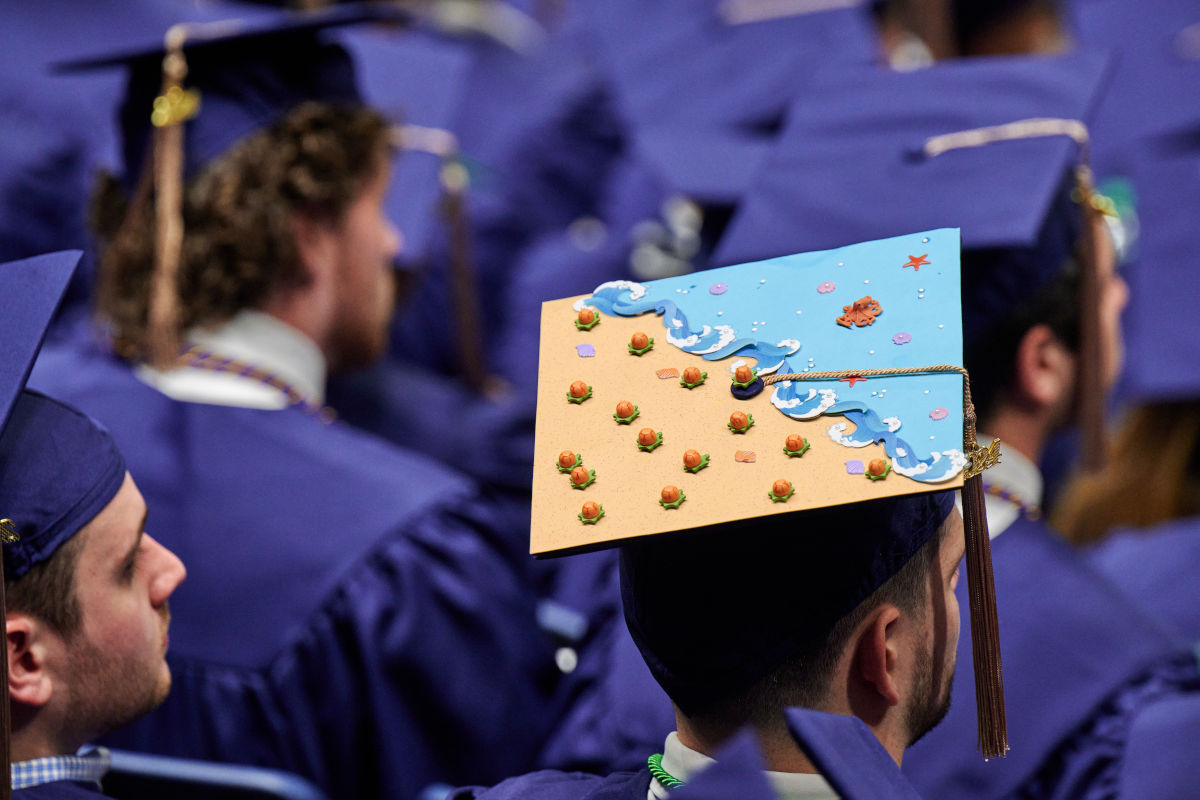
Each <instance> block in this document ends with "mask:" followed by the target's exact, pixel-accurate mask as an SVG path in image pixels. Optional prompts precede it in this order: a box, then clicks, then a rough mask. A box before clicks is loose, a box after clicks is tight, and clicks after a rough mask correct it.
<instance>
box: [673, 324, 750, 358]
mask: <svg viewBox="0 0 1200 800" xmlns="http://www.w3.org/2000/svg"><path fill="white" fill-rule="evenodd" d="M704 330H706V331H709V332H710V333H711V332H712V331H711V330H709V328H708V326H707V325H706V326H704ZM712 330H715V331H716V332H717V333H719V334H720V336H719V337H718V338H717V343H716V344H714V345H713V346H712V347H709V348H708V349H706V350H693V351H692V355H696V356H702V355H706V354H708V353H715V352H717V351H718V350H720V349H721V348H722V347H725V346H726V345H728V344H729V343H730V342H732V341H733V340H734V339H736V338H737V331H735V330H734V329H733V328H731V327H729V326H728V325H718V326H716V328H713V329H712ZM667 338H668V339H669V338H670V336H669V335H668V337H667ZM689 338H690V337H689ZM672 341H673V340H672Z"/></svg>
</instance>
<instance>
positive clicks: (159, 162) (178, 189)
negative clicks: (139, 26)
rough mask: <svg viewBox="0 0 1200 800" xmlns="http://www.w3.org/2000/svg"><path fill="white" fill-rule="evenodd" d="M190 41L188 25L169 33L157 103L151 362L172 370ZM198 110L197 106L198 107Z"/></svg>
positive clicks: (154, 116)
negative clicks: (186, 50)
mask: <svg viewBox="0 0 1200 800" xmlns="http://www.w3.org/2000/svg"><path fill="white" fill-rule="evenodd" d="M186 40H187V35H186V29H185V28H184V27H183V26H182V25H175V26H172V27H171V29H170V30H168V31H167V35H166V41H165V44H166V50H167V53H166V55H165V56H164V57H163V79H162V95H161V96H160V97H158V98H157V99H156V100H155V101H154V112H153V114H152V115H151V122H152V123H153V124H154V126H155V127H154V192H155V207H154V214H155V220H154V222H155V225H154V227H155V237H154V272H153V274H152V276H151V279H150V308H149V312H148V319H147V332H148V335H147V338H148V341H147V345H148V350H149V352H148V353H147V356H148V360H149V362H150V364H151V365H153V366H155V367H157V368H159V369H166V368H168V367H169V366H170V365H171V364H172V363H173V362H174V361H175V357H176V355H178V353H179V336H180V333H179V322H180V310H179V267H180V262H181V260H182V255H183V124H182V123H183V121H184V120H185V119H186V118H187V116H188V115H187V114H186V111H185V106H186V105H187V102H188V100H187V98H188V95H187V93H185V92H184V89H183V81H184V79H185V78H186V77H187V60H186V59H185V58H184V56H183V45H184V42H185V41H186ZM192 111H193V112H194V107H193V109H192Z"/></svg>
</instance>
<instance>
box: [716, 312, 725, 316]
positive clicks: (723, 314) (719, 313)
mask: <svg viewBox="0 0 1200 800" xmlns="http://www.w3.org/2000/svg"><path fill="white" fill-rule="evenodd" d="M717 316H718V317H723V316H725V312H724V311H718V312H717Z"/></svg>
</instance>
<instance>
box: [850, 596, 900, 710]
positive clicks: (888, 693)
mask: <svg viewBox="0 0 1200 800" xmlns="http://www.w3.org/2000/svg"><path fill="white" fill-rule="evenodd" d="M899 620H900V609H898V608H896V607H895V606H893V605H891V604H889V603H884V604H883V605H881V606H880V607H879V608H877V609H875V611H874V612H872V614H871V616H870V617H869V618H868V619H867V622H866V624H865V625H864V627H862V628H860V633H859V636H858V642H857V645H856V647H855V650H854V664H853V669H854V670H855V671H856V672H857V673H858V677H859V678H860V679H861V680H862V682H863V683H864V684H865V685H867V686H870V687H873V688H874V691H875V693H876V694H877V695H878V696H879V697H880V699H882V700H883V702H884V703H886V704H887V705H889V706H894V705H897V704H899V702H900V689H899V681H898V679H897V675H896V668H897V665H898V664H899V658H898V656H899V652H900V647H901V646H902V645H901V643H900V642H898V641H897V640H896V635H897V632H898V628H899V625H898V622H899Z"/></svg>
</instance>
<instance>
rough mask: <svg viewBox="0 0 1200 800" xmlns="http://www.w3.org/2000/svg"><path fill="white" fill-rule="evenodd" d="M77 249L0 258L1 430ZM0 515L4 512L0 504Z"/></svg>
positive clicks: (68, 276)
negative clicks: (1, 305)
mask: <svg viewBox="0 0 1200 800" xmlns="http://www.w3.org/2000/svg"><path fill="white" fill-rule="evenodd" d="M82 255H83V254H82V253H80V252H79V251H76V250H68V251H64V252H61V253H50V254H48V255H43V256H36V257H34V258H26V259H23V260H21V261H11V262H9V263H7V264H0V296H2V297H4V299H5V310H4V314H3V315H0V431H2V430H3V428H4V424H5V422H7V420H8V417H9V414H10V413H11V412H12V408H13V405H14V404H15V403H16V401H17V396H18V395H19V394H20V393H21V390H22V389H23V388H24V387H25V381H26V380H27V379H28V378H29V371H30V370H31V369H33V362H34V359H35V358H36V357H37V353H38V350H39V349H40V348H41V346H42V339H43V338H44V337H45V335H46V327H47V326H48V325H49V324H50V318H51V317H52V316H53V315H54V310H55V309H56V308H58V303H59V301H60V300H61V299H62V296H63V292H64V291H66V288H67V284H68V283H69V282H70V280H71V276H72V275H73V274H74V273H75V267H76V266H77V265H78V264H79V259H80V257H81V256H82ZM0 456H3V454H0ZM0 516H6V515H5V514H4V513H3V510H2V509H0Z"/></svg>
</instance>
